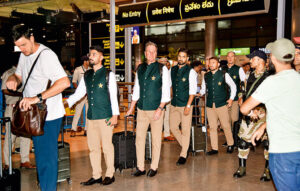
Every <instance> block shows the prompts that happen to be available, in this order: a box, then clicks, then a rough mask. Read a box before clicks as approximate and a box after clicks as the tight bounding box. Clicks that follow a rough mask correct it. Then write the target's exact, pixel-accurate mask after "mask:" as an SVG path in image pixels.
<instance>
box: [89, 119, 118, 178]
mask: <svg viewBox="0 0 300 191" xmlns="http://www.w3.org/2000/svg"><path fill="white" fill-rule="evenodd" d="M87 123H88V126H89V128H88V129H87V142H88V147H89V150H90V161H91V165H92V169H93V178H94V179H98V178H100V177H101V176H102V168H101V147H102V149H103V153H104V159H105V163H106V166H107V170H106V173H105V177H110V178H111V177H113V175H114V172H115V167H114V157H115V153H114V152H115V151H114V145H113V143H112V136H113V127H111V126H107V124H106V122H105V119H100V120H87Z"/></svg>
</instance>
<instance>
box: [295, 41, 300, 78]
mask: <svg viewBox="0 0 300 191" xmlns="http://www.w3.org/2000/svg"><path fill="white" fill-rule="evenodd" d="M295 46H296V49H295V59H294V66H295V70H296V71H297V72H298V73H300V44H295Z"/></svg>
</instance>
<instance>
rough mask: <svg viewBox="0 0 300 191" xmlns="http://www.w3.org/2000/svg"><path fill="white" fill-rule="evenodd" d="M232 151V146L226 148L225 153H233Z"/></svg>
mask: <svg viewBox="0 0 300 191" xmlns="http://www.w3.org/2000/svg"><path fill="white" fill-rule="evenodd" d="M233 150H234V146H233V145H231V146H228V147H227V153H233Z"/></svg>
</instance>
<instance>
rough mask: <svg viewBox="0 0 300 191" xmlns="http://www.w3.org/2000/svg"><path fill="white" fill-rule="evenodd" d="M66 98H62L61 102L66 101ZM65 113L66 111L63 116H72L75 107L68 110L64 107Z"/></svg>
mask: <svg viewBox="0 0 300 191" xmlns="http://www.w3.org/2000/svg"><path fill="white" fill-rule="evenodd" d="M67 99H68V98H63V101H65V100H67ZM65 111H66V114H65V116H73V115H74V114H75V107H74V108H73V107H72V108H69V107H66V108H65Z"/></svg>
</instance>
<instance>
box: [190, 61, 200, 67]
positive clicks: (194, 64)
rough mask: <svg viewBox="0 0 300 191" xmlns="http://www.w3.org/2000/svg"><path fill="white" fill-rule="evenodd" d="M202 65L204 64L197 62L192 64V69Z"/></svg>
mask: <svg viewBox="0 0 300 191" xmlns="http://www.w3.org/2000/svg"><path fill="white" fill-rule="evenodd" d="M200 65H202V62H201V61H198V60H195V61H194V62H192V63H191V67H192V68H195V67H197V66H200Z"/></svg>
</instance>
